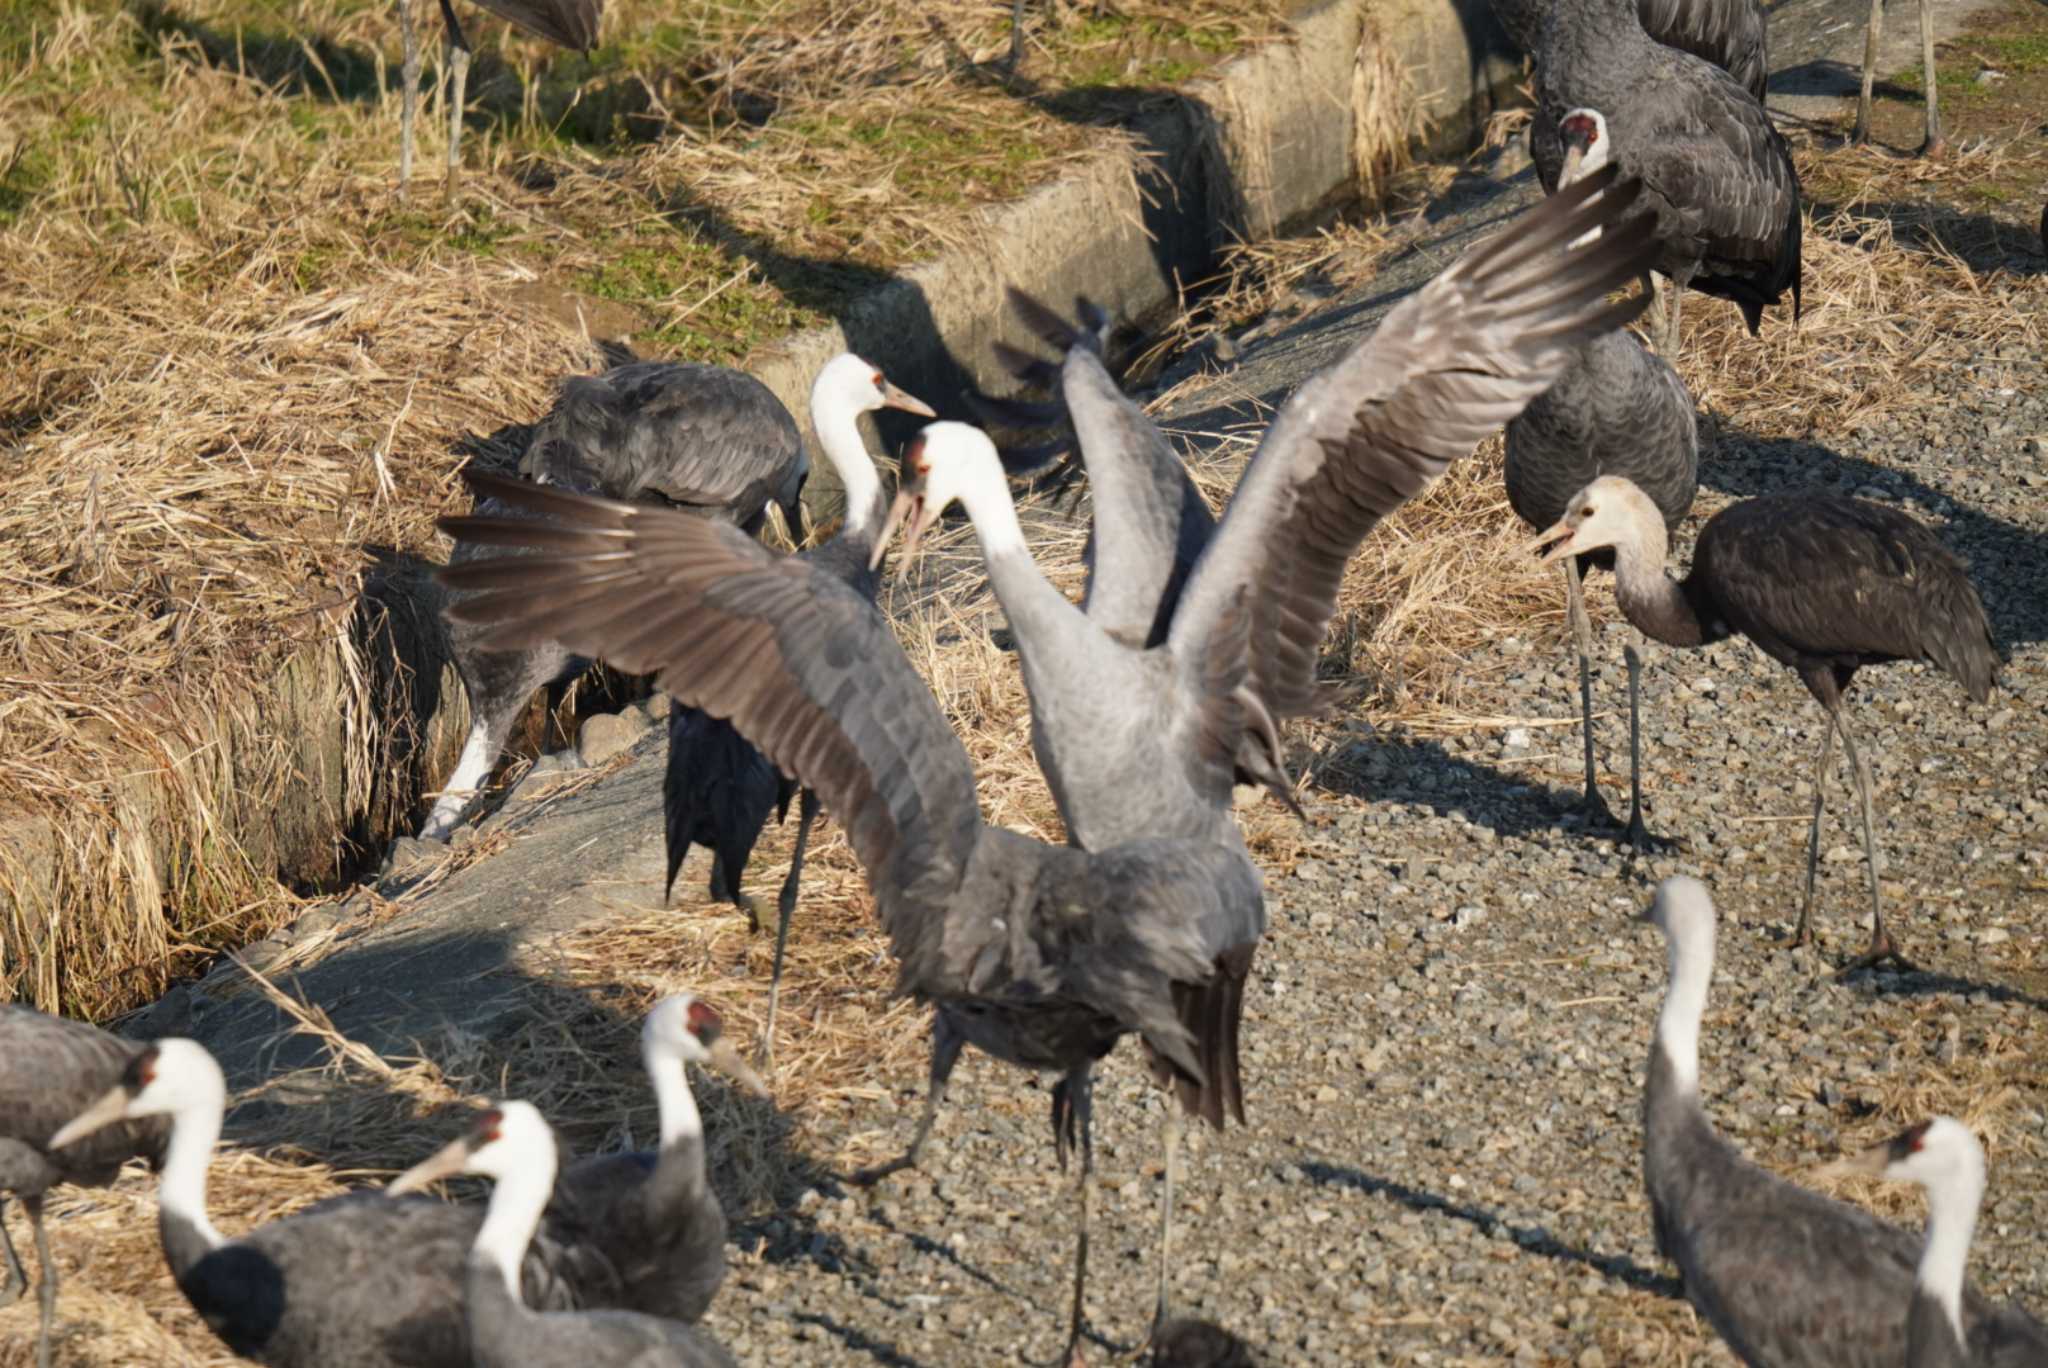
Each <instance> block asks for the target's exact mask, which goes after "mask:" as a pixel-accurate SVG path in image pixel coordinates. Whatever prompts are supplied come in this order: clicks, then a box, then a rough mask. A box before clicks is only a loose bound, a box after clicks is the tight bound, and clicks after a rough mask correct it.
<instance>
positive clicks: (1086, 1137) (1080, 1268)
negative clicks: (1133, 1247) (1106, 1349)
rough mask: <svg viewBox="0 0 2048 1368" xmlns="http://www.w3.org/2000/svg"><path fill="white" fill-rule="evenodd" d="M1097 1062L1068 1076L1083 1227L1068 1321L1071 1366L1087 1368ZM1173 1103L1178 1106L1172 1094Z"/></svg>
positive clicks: (1076, 1246) (1077, 1206)
mask: <svg viewBox="0 0 2048 1368" xmlns="http://www.w3.org/2000/svg"><path fill="white" fill-rule="evenodd" d="M1094 1068H1095V1066H1094V1065H1093V1063H1088V1064H1083V1065H1082V1066H1081V1067H1080V1068H1078V1069H1075V1070H1073V1071H1072V1072H1070V1073H1069V1074H1068V1075H1067V1077H1066V1087H1067V1101H1068V1103H1069V1105H1071V1106H1072V1107H1073V1116H1074V1121H1073V1124H1074V1131H1075V1136H1076V1139H1077V1140H1078V1141H1079V1144H1080V1148H1081V1181H1080V1184H1079V1192H1078V1196H1079V1201H1077V1202H1076V1203H1075V1209H1076V1219H1077V1221H1078V1225H1079V1229H1078V1230H1077V1232H1076V1234H1075V1236H1074V1314H1073V1317H1072V1319H1071V1320H1070V1321H1069V1322H1068V1324H1067V1352H1066V1356H1065V1362H1066V1363H1067V1364H1068V1366H1069V1368H1087V1363H1086V1360H1084V1359H1083V1358H1082V1357H1081V1335H1082V1331H1083V1329H1084V1328H1085V1326H1086V1324H1087V1306H1086V1296H1087V1291H1088V1193H1089V1189H1090V1188H1092V1187H1094V1186H1095V1076H1094ZM1167 1105H1168V1106H1169V1107H1172V1106H1177V1105H1178V1103H1176V1102H1174V1101H1173V1100H1172V1099H1171V1098H1169V1099H1168V1100H1167Z"/></svg>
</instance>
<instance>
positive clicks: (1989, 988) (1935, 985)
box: [1863, 969, 2048, 1012]
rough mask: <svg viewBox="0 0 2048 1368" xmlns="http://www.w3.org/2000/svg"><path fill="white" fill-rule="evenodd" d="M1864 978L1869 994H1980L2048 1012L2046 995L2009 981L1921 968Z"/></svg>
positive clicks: (1877, 995)
mask: <svg viewBox="0 0 2048 1368" xmlns="http://www.w3.org/2000/svg"><path fill="white" fill-rule="evenodd" d="M1863 981H1864V983H1865V985H1866V987H1865V988H1864V991H1865V992H1867V993H1868V994H1869V995H1870V996H1872V997H1959V998H1980V997H1981V998H1984V999H1986V1000H1988V1001H1991V1002H1997V1003H2012V1004H2017V1005H2019V1006H2022V1007H2031V1008H2033V1009H2034V1010H2035V1011H2037V1012H2048V997H2044V996H2041V995H2039V994H2036V993H2030V992H2028V991H2026V990H2025V989H2023V988H2015V987H2013V986H2011V985H2010V984H2004V983H1989V982H1986V981H1984V980H1983V979H1971V978H1962V977H1959V976H1958V975H1955V974H1948V973H1941V972H1938V971H1931V970H1926V969H1920V970H1916V971H1914V972H1913V973H1910V974H1886V975H1876V974H1867V975H1865V976H1864V978H1863Z"/></svg>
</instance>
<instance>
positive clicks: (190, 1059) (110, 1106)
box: [48, 1036, 228, 1149]
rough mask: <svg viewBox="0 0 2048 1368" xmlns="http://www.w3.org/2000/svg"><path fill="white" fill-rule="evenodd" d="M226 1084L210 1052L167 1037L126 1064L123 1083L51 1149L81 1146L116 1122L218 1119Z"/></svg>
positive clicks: (69, 1125) (67, 1126)
mask: <svg viewBox="0 0 2048 1368" xmlns="http://www.w3.org/2000/svg"><path fill="white" fill-rule="evenodd" d="M227 1097H228V1085H227V1079H226V1078H225V1077H224V1076H223V1075H222V1073H221V1071H220V1065H219V1064H218V1063H216V1062H214V1058H213V1056H212V1055H210V1054H208V1053H207V1052H206V1047H205V1046H204V1045H201V1044H200V1043H199V1042H198V1041H196V1040H186V1039H183V1038H182V1037H178V1036H169V1037H166V1038H165V1039H163V1040H158V1041H154V1042H152V1043H151V1044H150V1045H149V1046H147V1047H146V1048H144V1049H143V1050H142V1052H141V1053H139V1054H137V1055H136V1056H135V1057H134V1058H133V1059H131V1060H129V1061H128V1067H127V1068H126V1069H125V1070H123V1071H122V1073H121V1081H120V1082H119V1083H116V1084H115V1085H114V1086H113V1087H111V1088H109V1089H108V1090H107V1091H106V1092H105V1093H102V1094H101V1095H100V1097H99V1098H98V1100H96V1101H95V1102H94V1103H93V1104H92V1105H91V1106H89V1107H87V1108H86V1109H85V1110H84V1111H82V1112H80V1113H79V1114H78V1115H76V1116H74V1117H72V1118H71V1119H70V1120H69V1121H67V1122H65V1123H64V1125H63V1126H62V1127H61V1128H59V1129H58V1131H57V1133H56V1134H55V1135H52V1136H51V1137H50V1140H49V1145H48V1148H50V1149H59V1148H61V1147H63V1146H65V1145H68V1144H70V1143H71V1142H72V1141H74V1140H82V1139H84V1138H85V1137H86V1136H88V1135H91V1134H93V1133H94V1132H95V1131H100V1130H104V1129H105V1128H106V1127H108V1126H111V1125H113V1124H114V1123H115V1122H117V1121H132V1120H135V1119H137V1118H138V1117H144V1116H172V1117H175V1116H179V1115H183V1114H184V1113H186V1112H205V1111H209V1110H210V1111H211V1112H212V1113H213V1115H214V1116H215V1117H218V1116H219V1115H220V1113H221V1110H222V1109H223V1108H224V1107H226V1105H227Z"/></svg>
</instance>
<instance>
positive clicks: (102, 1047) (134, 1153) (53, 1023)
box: [0, 1004, 171, 1198]
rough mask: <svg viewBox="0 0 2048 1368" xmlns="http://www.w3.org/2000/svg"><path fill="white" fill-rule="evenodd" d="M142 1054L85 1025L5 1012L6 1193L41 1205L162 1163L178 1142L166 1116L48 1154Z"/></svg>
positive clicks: (1, 1054)
mask: <svg viewBox="0 0 2048 1368" xmlns="http://www.w3.org/2000/svg"><path fill="white" fill-rule="evenodd" d="M141 1052H142V1047H141V1046H140V1045H137V1044H134V1043H132V1042H130V1041H126V1040H123V1039H121V1038H120V1037H119V1036H114V1035H109V1034H107V1032H105V1031H102V1030H100V1029H98V1028H97V1027H93V1026H88V1025H86V1024H85V1023H84V1022H82V1021H71V1020H68V1019H67V1018H64V1017H54V1016H47V1015H45V1014H43V1013H42V1012H38V1011H36V1010H35V1009H33V1008H30V1007H17V1006H10V1005H6V1004H0V1193H12V1194H14V1195H15V1196H17V1197H24V1198H36V1197H41V1196H42V1195H43V1193H45V1192H47V1191H49V1190H50V1189H51V1188H53V1187H55V1186H56V1185H57V1184H59V1183H76V1184H79V1185H80V1186H84V1187H105V1186H106V1185H107V1184H109V1183H111V1182H113V1181H114V1179H115V1178H116V1177H118V1176H119V1175H120V1172H121V1165H123V1164H125V1163H127V1162H128V1161H129V1160H130V1159H146V1160H148V1161H149V1163H150V1166H151V1167H152V1168H153V1167H155V1166H156V1165H158V1164H159V1163H161V1162H162V1160H163V1153H164V1146H165V1145H166V1144H167V1143H169V1141H170V1135H171V1125H170V1119H169V1118H168V1117H162V1116H152V1117H143V1118H140V1119H138V1120H133V1121H120V1122H116V1123H115V1124H113V1125H110V1126H107V1127H106V1128H104V1129H102V1130H99V1131H95V1132H94V1133H93V1134H91V1135H88V1136H86V1137H85V1138H84V1139H82V1140H79V1141H78V1142H76V1143H75V1144H70V1145H66V1146H65V1147H64V1148H63V1149H61V1150H57V1151H55V1152H54V1153H53V1152H51V1151H50V1150H48V1149H46V1148H44V1143H45V1142H46V1141H47V1140H48V1139H49V1138H50V1137H51V1136H53V1135H55V1134H56V1133H57V1132H58V1130H60V1129H61V1128H62V1127H63V1126H64V1124H65V1123H66V1122H68V1121H70V1120H71V1118H72V1117H74V1116H77V1115H78V1114H79V1113H80V1112H82V1111H84V1110H85V1109H86V1108H87V1107H89V1106H91V1105H92V1104H93V1103H94V1102H96V1101H98V1100H99V1098H100V1097H101V1096H102V1095H103V1094H105V1093H106V1092H107V1091H108V1090H109V1089H110V1088H112V1087H114V1086H115V1085H116V1084H118V1083H119V1082H120V1081H121V1075H122V1073H123V1072H124V1071H125V1070H126V1069H127V1067H128V1061H130V1060H131V1059H133V1058H135V1056H136V1055H138V1054H140V1053H141Z"/></svg>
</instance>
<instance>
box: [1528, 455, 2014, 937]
mask: <svg viewBox="0 0 2048 1368" xmlns="http://www.w3.org/2000/svg"><path fill="white" fill-rule="evenodd" d="M1560 538H1561V539H1562V540H1560ZM1552 543H1555V545H1552ZM1543 547H1549V548H1550V549H1549V550H1548V551H1547V552H1546V553H1545V555H1544V557H1543V558H1544V560H1546V561H1551V560H1556V559H1558V558H1560V557H1563V556H1568V555H1575V554H1584V553H1585V552H1588V551H1597V550H1600V549H1601V548H1603V547H1612V548H1614V553H1615V565H1614V597H1615V601H1616V602H1617V603H1618V604H1620V605H1621V611H1622V615H1623V616H1624V617H1626V618H1627V619H1628V620H1629V621H1630V622H1632V623H1634V624H1635V625H1636V626H1637V627H1638V628H1640V629H1641V630H1642V632H1643V633H1644V635H1646V636H1649V637H1652V638H1654V639H1655V640H1658V641H1661V642H1664V643H1666V644H1667V645H1671V646H1702V645H1707V644H1710V643H1712V642H1716V641H1720V640H1722V639H1724V638H1726V637H1729V636H1731V635H1735V634H1738V633H1739V634H1740V635H1742V636H1745V637H1748V638H1749V639H1750V640H1751V641H1753V642H1755V643H1756V645H1757V646H1758V648H1759V649H1761V650H1762V651H1763V653H1764V654H1765V655H1768V656H1770V657H1771V658H1772V659H1773V660H1776V661H1778V662H1779V663H1781V664H1783V665H1786V666H1789V667H1790V668H1791V669H1793V670H1794V671H1796V672H1797V673H1798V675H1799V678H1800V680H1801V681H1802V682H1803V683H1805V685H1806V688H1807V691H1808V692H1809V693H1811V694H1812V695H1813V696H1814V699H1815V700H1816V701H1817V702H1818V703H1819V704H1820V705H1821V707H1823V708H1825V709H1826V710H1827V714H1828V724H1827V728H1826V731H1825V734H1824V735H1823V737H1822V740H1821V747H1820V762H1819V764H1818V766H1817V767H1816V769H1815V772H1814V777H1813V830H1812V832H1811V834H1810V835H1809V837H1808V840H1807V845H1806V902H1805V905H1804V906H1803V907H1801V909H1800V912H1799V929H1798V931H1797V933H1796V934H1795V937H1794V940H1795V943H1796V944H1805V943H1806V941H1807V940H1808V939H1809V937H1810V935H1811V925H1810V922H1811V919H1812V915H1813V892H1814V878H1815V870H1816V868H1817V865H1818V861H1819V857H1820V818H1821V808H1822V800H1823V797H1824V795H1825V792H1826V784H1827V770H1828V761H1829V760H1830V759H1832V758H1833V755H1834V744H1835V733H1836V732H1838V731H1839V732H1840V733H1841V734H1842V747H1843V749H1844V750H1846V751H1847V752H1848V753H1849V768H1850V771H1851V773H1852V774H1853V775H1854V776H1855V782H1856V792H1857V795H1858V797H1859V798H1860V799H1861V800H1862V805H1863V853H1864V856H1865V858H1866V861H1867V863H1868V866H1869V869H1870V947H1869V948H1868V949H1867V950H1865V951H1864V952H1863V954H1861V955H1860V956H1858V957H1857V958H1856V959H1855V960H1853V961H1851V962H1850V964H1849V965H1848V966H1847V967H1846V968H1845V969H1843V971H1842V972H1843V973H1844V974H1845V975H1846V974H1851V973H1854V972H1855V971H1856V970H1858V969H1864V968H1868V967H1869V966H1871V965H1873V964H1877V963H1880V962H1882V961H1884V960H1895V961H1898V962H1899V963H1901V964H1903V963H1904V962H1905V960H1904V957H1903V956H1902V955H1901V954H1900V953H1899V948H1898V946H1897V945H1895V944H1894V943H1893V941H1892V939H1891V937H1890V936H1888V935H1887V934H1886V933H1885V929H1884V911H1883V908H1882V907H1881V906H1880V904H1879V899H1878V887H1877V842H1876V837H1875V836H1874V835H1873V833H1872V829H1871V817H1870V777H1869V775H1868V774H1866V773H1865V772H1864V768H1863V760H1862V757H1861V756H1859V755H1858V754H1857V752H1856V741H1855V738H1854V737H1853V736H1851V735H1850V733H1849V721H1848V718H1846V717H1845V716H1843V713H1842V696H1843V694H1844V693H1845V692H1846V691H1847V689H1848V687H1849V681H1850V680H1851V679H1853V678H1855V675H1856V672H1857V671H1858V670H1860V669H1862V668H1863V667H1864V666H1866V665H1882V664H1886V663H1888V662H1891V661H1895V660H1925V661H1928V662H1930V663H1932V664H1934V665H1935V666H1937V667H1939V668H1940V669H1941V670H1943V671H1944V672H1945V673H1947V674H1948V675H1949V677H1950V678H1952V679H1954V680H1955V681H1956V682H1957V683H1958V684H1961V685H1962V686H1963V688H1964V690H1965V691H1966V692H1968V694H1969V695H1970V697H1971V698H1972V699H1973V700H1975V701H1976V702H1978V703H1983V702H1985V701H1986V700H1987V699H1989V698H1990V696H1991V687H1992V685H1993V684H1995V683H1996V682H1997V677H1998V666H1999V660H1998V650H1997V648H1996V647H1995V646H1994V645H1993V644H1992V641H1991V625H1990V623H1989V622H1988V621H1986V619H1985V617H1984V604H1983V601H1982V600H1980V599H1979V598H1978V597H1977V591H1976V589H1975V588H1974V587H1973V586H1972V585H1971V584H1970V580H1969V577H1968V575H1967V574H1966V573H1965V572H1964V569H1963V563H1962V562H1961V561H1959V560H1957V559H1956V558H1955V556H1954V555H1953V554H1951V553H1950V552H1949V550H1948V549H1947V548H1946V547H1944V546H1943V545H1942V544H1941V542H1940V540H1939V539H1937V538H1936V537H1935V535H1934V534H1933V533H1932V532H1930V531H1928V530H1927V528H1925V527H1924V526H1922V525H1921V524H1920V523H1917V522H1915V521H1914V520H1913V519H1912V518H1909V517H1907V516H1906V515H1905V514H1904V513H1900V512H1898V511H1897V510H1895V509H1890V508H1886V507H1884V506H1883V505H1881V504H1873V503H1866V502H1864V501H1863V500H1861V499H1846V498H1843V497H1841V496H1840V495H1836V494H1822V493H1800V494H1776V495H1766V496H1764V497H1762V498H1756V499H1745V500H1743V501H1742V502H1740V503H1734V504H1730V505H1729V506H1728V507H1726V508H1724V509H1722V510H1721V511H1720V512H1719V513H1716V514H1715V515H1714V516H1713V517H1712V518H1710V519H1709V520H1708V521H1707V525H1706V526H1705V527H1704V528H1702V529H1701V530H1700V535H1699V541H1698V542H1697V543H1695V544H1694V547H1693V559H1692V569H1691V570H1690V571H1689V572H1688V573H1687V574H1686V577H1685V579H1684V580H1682V581H1681V580H1674V579H1672V578H1671V577H1670V575H1668V574H1667V573H1665V570H1664V557H1665V538H1664V519H1663V517H1662V515H1661V514H1660V513H1659V512H1658V511H1657V507H1656V505H1655V504H1654V503H1652V502H1651V501H1650V499H1649V497H1648V496H1647V495H1645V494H1644V493H1643V492H1642V491H1641V490H1640V489H1637V488H1636V487H1635V486H1634V485H1633V484H1631V483H1629V482H1628V481H1627V480H1625V479H1621V478H1620V477H1618V476H1613V475H1606V476H1602V477H1601V478H1600V479H1597V480H1595V481H1593V482H1592V483H1591V484H1589V485H1587V486H1586V487H1585V488H1584V489H1582V490H1580V491H1579V492H1578V493H1577V494H1576V495H1575V496H1573V498H1572V500H1571V503H1570V506H1569V508H1568V509H1567V511H1566V512H1565V515H1564V517H1563V518H1562V519H1561V520H1559V521H1558V523H1557V524H1556V525H1555V526H1553V527H1550V528H1548V529H1546V530H1545V531H1544V532H1543V533H1542V534H1541V535H1540V536H1538V537H1537V538H1536V540H1535V541H1534V542H1532V543H1531V548H1532V549H1541V548H1543Z"/></svg>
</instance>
